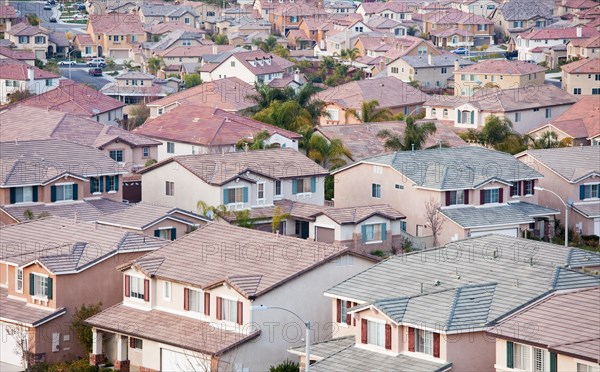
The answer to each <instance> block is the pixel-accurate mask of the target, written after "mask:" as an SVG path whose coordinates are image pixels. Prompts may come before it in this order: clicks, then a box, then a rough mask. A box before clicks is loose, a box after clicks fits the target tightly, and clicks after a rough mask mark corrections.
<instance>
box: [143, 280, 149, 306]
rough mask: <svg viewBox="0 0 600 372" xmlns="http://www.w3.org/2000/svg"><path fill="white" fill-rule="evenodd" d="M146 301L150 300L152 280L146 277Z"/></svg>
mask: <svg viewBox="0 0 600 372" xmlns="http://www.w3.org/2000/svg"><path fill="white" fill-rule="evenodd" d="M144 301H146V302H148V301H150V280H148V279H144Z"/></svg>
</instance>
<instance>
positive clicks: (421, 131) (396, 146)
mask: <svg viewBox="0 0 600 372" xmlns="http://www.w3.org/2000/svg"><path fill="white" fill-rule="evenodd" d="M436 130H437V128H436V127H435V124H434V123H432V122H427V123H423V124H421V125H417V124H416V123H415V119H414V118H413V117H412V116H408V117H406V128H405V129H404V136H402V137H400V136H398V135H397V134H394V133H393V132H391V131H390V130H388V129H383V130H380V131H379V133H377V137H379V138H383V139H385V142H384V146H385V148H386V149H388V150H390V151H409V150H413V149H414V150H419V149H421V148H422V147H423V145H424V144H425V142H426V141H427V138H428V137H429V136H430V135H432V134H433V133H435V131H436Z"/></svg>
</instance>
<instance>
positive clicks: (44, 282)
mask: <svg viewBox="0 0 600 372" xmlns="http://www.w3.org/2000/svg"><path fill="white" fill-rule="evenodd" d="M33 295H34V296H42V297H47V296H48V277H45V276H40V275H35V274H34V275H33Z"/></svg>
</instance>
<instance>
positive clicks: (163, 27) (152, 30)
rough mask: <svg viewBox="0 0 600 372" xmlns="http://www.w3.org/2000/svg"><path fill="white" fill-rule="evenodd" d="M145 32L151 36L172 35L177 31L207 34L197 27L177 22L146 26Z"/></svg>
mask: <svg viewBox="0 0 600 372" xmlns="http://www.w3.org/2000/svg"><path fill="white" fill-rule="evenodd" d="M144 30H145V31H146V32H147V33H149V34H151V35H162V34H166V33H170V32H173V31H176V30H184V31H187V32H198V33H206V31H204V30H200V29H197V28H195V27H192V26H189V25H186V24H181V23H177V22H163V23H158V24H155V25H146V26H145V27H144Z"/></svg>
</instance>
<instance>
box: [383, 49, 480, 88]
mask: <svg viewBox="0 0 600 372" xmlns="http://www.w3.org/2000/svg"><path fill="white" fill-rule="evenodd" d="M473 64H474V62H472V61H471V60H468V59H464V58H460V57H457V56H454V55H450V54H442V55H431V54H427V55H418V56H406V55H405V56H403V57H400V58H398V59H397V60H395V61H394V63H390V64H388V65H387V66H386V72H387V76H394V77H396V78H398V79H400V80H402V81H403V82H405V83H410V82H411V81H417V82H419V86H420V87H421V88H422V89H424V90H428V89H440V88H446V87H447V86H448V80H449V79H450V80H452V79H454V75H455V73H456V71H458V69H457V68H464V67H467V66H471V65H473ZM455 69H456V70H455Z"/></svg>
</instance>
